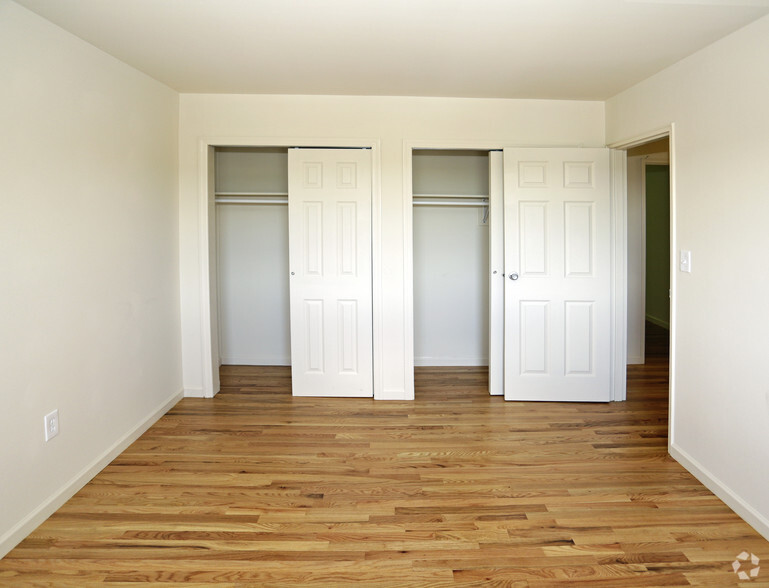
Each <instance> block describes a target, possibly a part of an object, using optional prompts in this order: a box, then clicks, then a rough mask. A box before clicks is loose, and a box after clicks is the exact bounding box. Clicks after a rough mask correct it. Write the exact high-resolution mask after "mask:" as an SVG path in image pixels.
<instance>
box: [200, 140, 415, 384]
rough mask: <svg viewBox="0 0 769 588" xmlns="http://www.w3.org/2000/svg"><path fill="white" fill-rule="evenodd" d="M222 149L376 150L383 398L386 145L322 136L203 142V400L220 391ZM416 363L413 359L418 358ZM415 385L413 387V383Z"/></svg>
mask: <svg viewBox="0 0 769 588" xmlns="http://www.w3.org/2000/svg"><path fill="white" fill-rule="evenodd" d="M217 147H288V148H290V147H309V148H324V147H331V148H353V149H371V271H372V294H373V296H372V312H373V341H372V344H373V361H374V366H373V367H374V370H373V371H374V399H381V398H383V393H384V385H383V374H382V354H383V338H382V324H383V317H382V246H381V243H382V212H381V211H382V201H381V196H382V195H381V184H382V182H381V174H382V162H381V145H380V141H379V139H365V138H363V139H361V138H357V139H339V138H335V139H323V138H321V139H319V138H318V137H314V138H306V137H278V138H276V137H204V138H201V139H200V141H199V143H198V174H199V175H198V215H199V218H200V222H199V225H198V230H199V242H200V260H199V261H200V275H201V276H202V279H201V283H200V307H201V316H200V323H201V324H200V332H201V363H202V366H203V367H202V376H203V396H204V397H205V398H213V396H214V395H215V394H216V393H217V392H219V387H220V386H219V342H218V337H217V329H216V328H215V325H217V324H218V310H217V306H218V305H217V300H216V273H215V272H216V268H215V264H212V261H211V260H212V259H214V260H215V259H216V258H215V255H214V254H215V248H216V238H215V237H216V226H215V223H216V212H215V210H216V208H215V207H216V204H215V196H214V171H215V169H214V150H215V148H217ZM412 361H413V360H412ZM412 386H413V383H412Z"/></svg>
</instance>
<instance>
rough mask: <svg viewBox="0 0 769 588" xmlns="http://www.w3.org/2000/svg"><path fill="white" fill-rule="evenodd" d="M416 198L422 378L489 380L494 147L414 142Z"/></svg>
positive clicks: (417, 340) (417, 353)
mask: <svg viewBox="0 0 769 588" xmlns="http://www.w3.org/2000/svg"><path fill="white" fill-rule="evenodd" d="M412 203H413V276H414V278H413V279H414V366H415V374H416V375H417V381H419V379H420V377H421V376H423V375H427V374H430V373H435V372H440V373H442V374H443V376H445V375H446V374H447V373H451V372H456V373H457V377H458V378H462V379H464V378H467V377H473V378H483V379H484V380H487V378H488V365H489V152H488V151H481V150H442V149H414V150H412ZM427 377H429V376H427Z"/></svg>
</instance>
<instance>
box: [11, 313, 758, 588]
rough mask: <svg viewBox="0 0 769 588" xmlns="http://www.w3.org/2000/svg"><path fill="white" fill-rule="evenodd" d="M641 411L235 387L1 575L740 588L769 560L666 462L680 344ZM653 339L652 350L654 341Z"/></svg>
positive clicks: (638, 374) (127, 581)
mask: <svg viewBox="0 0 769 588" xmlns="http://www.w3.org/2000/svg"><path fill="white" fill-rule="evenodd" d="M648 331H649V333H650V339H651V341H650V343H651V346H650V347H649V349H647V364H646V365H643V366H630V367H629V370H628V372H629V373H628V401H627V402H624V403H611V404H579V403H577V404H572V403H564V404H543V403H527V402H521V403H506V402H504V400H502V399H501V398H499V397H490V396H489V395H488V392H487V390H486V387H487V375H486V372H485V369H483V368H420V369H419V370H418V371H417V374H416V400H415V401H414V402H375V401H373V400H370V399H338V398H293V397H292V396H291V394H290V386H291V381H290V371H289V368H285V367H275V366H271V367H249V366H224V367H222V370H221V380H222V391H221V393H220V394H219V395H218V396H217V397H216V398H215V399H212V400H211V399H194V398H187V399H184V400H182V401H181V402H179V403H178V404H177V405H176V406H175V407H174V408H173V409H171V411H170V412H169V413H168V414H167V415H165V416H164V417H163V418H162V419H161V420H160V421H158V422H157V423H156V424H155V425H154V426H153V427H151V428H150V429H149V430H148V431H147V432H146V433H145V434H144V435H142V437H141V438H140V439H138V440H137V441H136V442H135V443H133V444H132V445H131V446H130V447H129V448H128V449H127V450H126V451H125V452H123V453H122V454H121V455H120V456H118V457H117V458H116V459H115V460H114V461H113V462H112V463H111V464H110V465H109V466H107V467H106V468H105V469H104V470H103V471H102V472H101V473H100V474H99V475H97V476H96V477H95V478H94V479H93V480H92V481H91V482H90V483H89V484H88V485H86V486H85V487H84V488H83V489H82V490H81V491H80V492H78V493H77V494H76V495H75V496H74V497H73V498H72V499H71V500H70V501H68V502H67V504H65V505H64V506H63V507H62V508H61V509H60V510H59V511H57V512H56V513H55V514H54V515H53V516H52V517H50V518H49V520H48V521H46V522H45V523H44V524H43V525H41V526H40V527H39V528H38V529H36V530H35V531H34V532H33V533H32V534H31V535H30V536H29V537H28V538H27V539H26V540H25V541H23V542H22V543H21V544H20V545H19V546H18V547H17V548H16V549H14V550H13V551H11V553H9V554H8V555H7V556H6V557H5V558H4V559H2V560H0V585H2V586H6V585H7V586H88V585H114V586H127V585H135V584H136V583H152V584H163V585H184V586H210V585H217V586H302V585H311V586H333V587H338V586H353V585H364V586H431V587H441V586H460V585H464V586H517V587H520V588H534V587H537V588H545V587H548V586H556V585H558V586H586V587H600V586H616V587H621V586H629V587H630V586H640V587H644V588H648V587H650V586H731V585H739V582H738V578H737V576H736V575H735V574H734V572H733V570H732V562H733V561H734V559H735V557H736V556H737V555H738V554H739V553H741V552H742V551H747V552H749V553H755V554H756V555H757V556H759V557H760V558H761V559H763V560H764V561H766V562H769V542H767V541H766V540H765V539H763V538H762V537H761V536H760V535H758V534H757V533H756V532H755V531H754V530H752V529H751V528H750V527H749V526H748V525H747V524H746V523H745V522H743V521H742V520H741V519H740V518H739V517H737V516H736V515H735V514H734V513H733V512H732V511H731V510H729V509H728V508H727V507H726V506H725V505H724V504H723V503H722V502H721V501H720V500H719V499H718V498H716V497H715V496H714V495H713V494H712V493H711V492H709V491H708V490H707V489H706V488H704V487H703V486H702V485H701V484H700V483H699V482H698V481H697V480H696V479H695V478H694V477H693V476H691V475H690V474H689V473H688V472H686V471H685V470H684V469H683V468H682V467H681V466H680V465H679V464H678V463H676V462H675V461H674V460H673V459H672V458H670V456H669V455H668V454H667V417H668V407H667V399H668V392H667V388H668V384H667V357H666V355H665V351H666V350H665V348H664V346H665V342H666V341H665V336H664V333H663V332H660V331H659V330H658V329H657V330H655V328H654V327H653V326H649V327H648ZM655 338H656V340H655ZM743 585H746V586H747V585H750V586H769V568H767V571H766V572H764V571H763V570H762V571H761V574H760V576H759V577H758V578H756V579H754V580H752V581H750V582H749V583H747V582H746V583H743Z"/></svg>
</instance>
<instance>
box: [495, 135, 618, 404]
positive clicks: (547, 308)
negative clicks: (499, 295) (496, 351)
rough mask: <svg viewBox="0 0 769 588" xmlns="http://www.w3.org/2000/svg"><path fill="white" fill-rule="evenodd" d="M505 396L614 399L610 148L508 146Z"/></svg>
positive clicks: (543, 398)
mask: <svg viewBox="0 0 769 588" xmlns="http://www.w3.org/2000/svg"><path fill="white" fill-rule="evenodd" d="M504 166H505V265H506V272H505V273H506V276H507V277H506V280H505V399H506V400H557V401H583V402H584V401H609V400H610V391H611V388H610V365H609V362H610V311H611V308H610V302H611V291H610V276H611V265H610V262H611V259H610V230H611V226H610V183H609V150H608V149H505V151H504Z"/></svg>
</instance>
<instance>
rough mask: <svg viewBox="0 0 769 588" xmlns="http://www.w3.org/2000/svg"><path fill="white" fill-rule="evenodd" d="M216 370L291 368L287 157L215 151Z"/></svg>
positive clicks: (281, 150) (261, 151)
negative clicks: (217, 353) (236, 366)
mask: <svg viewBox="0 0 769 588" xmlns="http://www.w3.org/2000/svg"><path fill="white" fill-rule="evenodd" d="M215 203H216V224H215V227H216V258H215V259H216V269H217V271H216V275H217V284H216V293H217V301H218V307H217V311H218V312H217V315H218V333H217V334H218V341H219V363H220V365H248V366H268V365H269V366H290V365H291V339H290V320H289V269H288V265H289V264H288V242H289V240H288V206H287V204H288V149H287V148H285V147H216V148H215Z"/></svg>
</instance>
